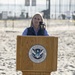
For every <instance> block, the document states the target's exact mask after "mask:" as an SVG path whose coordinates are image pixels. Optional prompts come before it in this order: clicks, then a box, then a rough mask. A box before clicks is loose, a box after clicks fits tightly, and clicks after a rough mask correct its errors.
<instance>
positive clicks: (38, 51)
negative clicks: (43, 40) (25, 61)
mask: <svg viewBox="0 0 75 75" xmlns="http://www.w3.org/2000/svg"><path fill="white" fill-rule="evenodd" d="M46 56H47V52H46V49H45V48H44V47H43V46H41V45H34V46H32V47H31V48H30V50H29V58H30V60H31V61H33V62H35V63H41V62H43V61H44V60H45V58H46Z"/></svg>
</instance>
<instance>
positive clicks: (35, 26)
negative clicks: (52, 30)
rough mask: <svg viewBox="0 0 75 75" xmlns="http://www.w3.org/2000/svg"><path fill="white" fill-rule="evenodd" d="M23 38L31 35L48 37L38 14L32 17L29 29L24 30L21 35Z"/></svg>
mask: <svg viewBox="0 0 75 75" xmlns="http://www.w3.org/2000/svg"><path fill="white" fill-rule="evenodd" d="M22 35H23V36H26V35H32V36H49V35H48V32H47V30H46V29H45V24H44V23H43V18H42V16H41V15H40V14H35V15H34V16H33V17H32V20H31V25H30V27H28V28H26V29H25V30H24V31H23V33H22Z"/></svg>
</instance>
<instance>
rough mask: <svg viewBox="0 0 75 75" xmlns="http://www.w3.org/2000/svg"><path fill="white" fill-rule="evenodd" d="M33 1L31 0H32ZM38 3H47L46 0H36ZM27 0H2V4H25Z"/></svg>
mask: <svg viewBox="0 0 75 75" xmlns="http://www.w3.org/2000/svg"><path fill="white" fill-rule="evenodd" d="M30 1H31V0H30ZM36 1H37V3H40V4H41V3H42V4H45V3H46V0H36ZM24 3H25V0H0V4H24Z"/></svg>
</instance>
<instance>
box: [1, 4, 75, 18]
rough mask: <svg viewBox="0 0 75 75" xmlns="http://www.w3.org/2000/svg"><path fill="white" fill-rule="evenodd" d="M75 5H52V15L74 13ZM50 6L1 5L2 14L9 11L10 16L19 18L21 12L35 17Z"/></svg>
mask: <svg viewBox="0 0 75 75" xmlns="http://www.w3.org/2000/svg"><path fill="white" fill-rule="evenodd" d="M74 7H75V5H71V6H69V5H61V6H59V5H51V6H50V14H51V15H52V14H57V15H58V14H60V13H67V11H69V12H70V13H73V12H74V11H75V9H74ZM47 9H48V6H47V5H46V4H38V5H36V6H25V5H16V4H5V5H3V4H0V13H2V12H3V11H7V13H8V16H17V17H19V16H20V14H21V12H24V14H25V15H26V13H28V14H29V16H33V15H34V14H35V13H37V12H41V11H42V10H47Z"/></svg>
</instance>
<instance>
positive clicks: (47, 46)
mask: <svg viewBox="0 0 75 75" xmlns="http://www.w3.org/2000/svg"><path fill="white" fill-rule="evenodd" d="M57 51H58V37H54V36H52V37H50V36H17V52H16V70H18V71H22V73H23V74H22V75H50V73H51V72H52V71H56V70H57Z"/></svg>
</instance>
